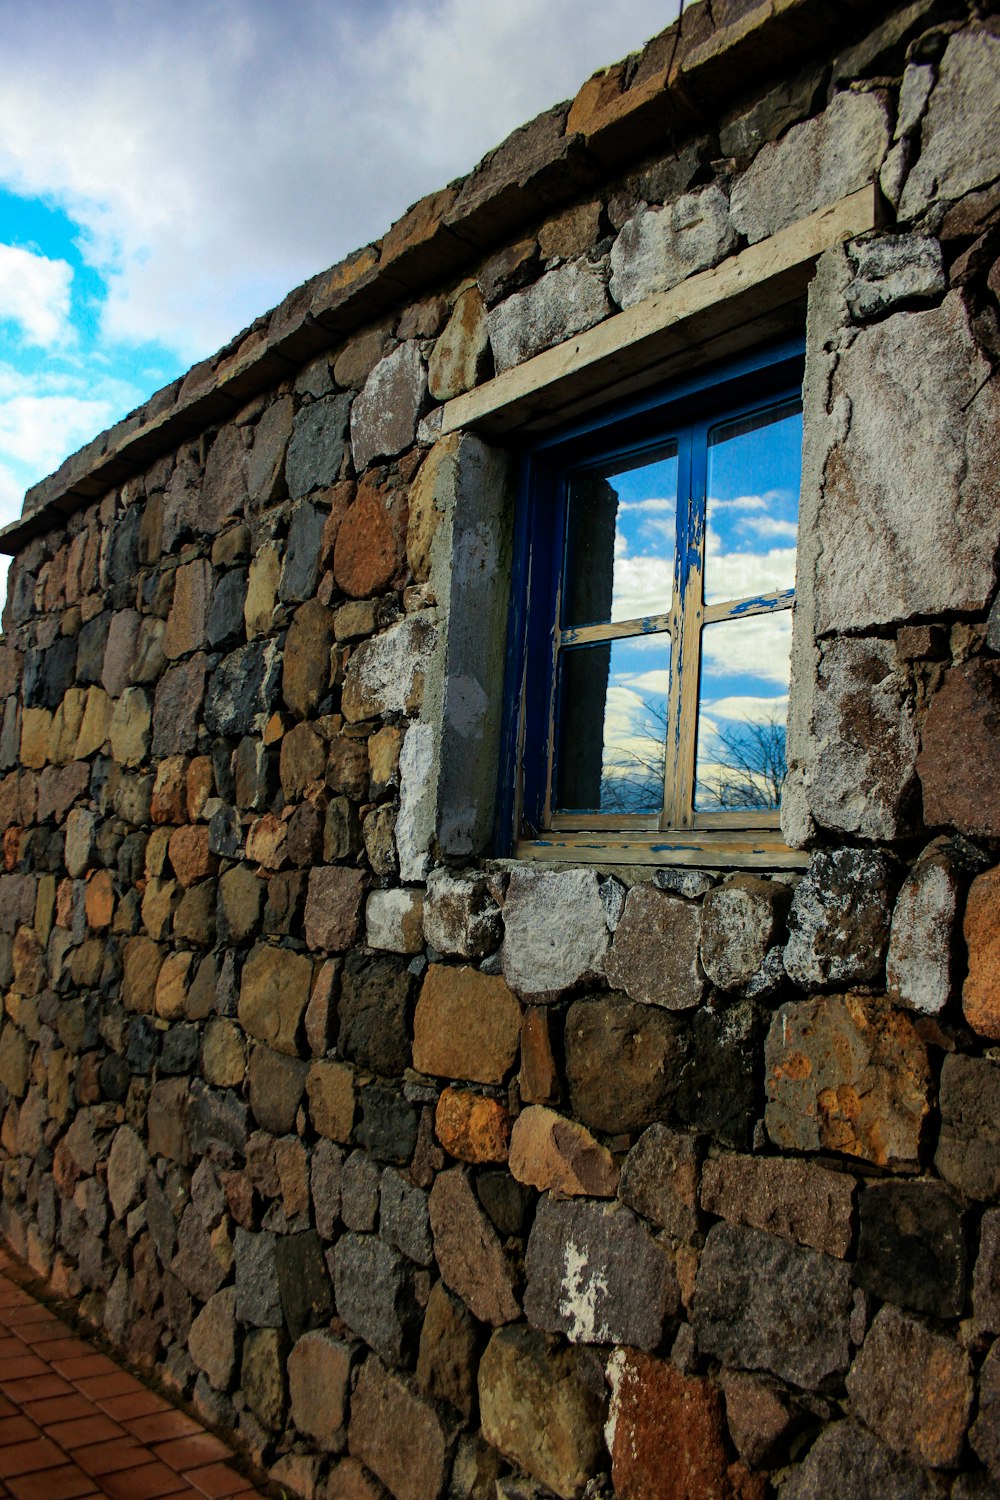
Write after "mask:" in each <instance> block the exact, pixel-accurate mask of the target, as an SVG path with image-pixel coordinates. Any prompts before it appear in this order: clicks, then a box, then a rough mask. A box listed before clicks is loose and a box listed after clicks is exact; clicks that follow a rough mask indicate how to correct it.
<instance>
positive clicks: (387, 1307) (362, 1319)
mask: <svg viewBox="0 0 1000 1500" xmlns="http://www.w3.org/2000/svg"><path fill="white" fill-rule="evenodd" d="M333 1275H334V1285H335V1288H336V1297H337V1311H338V1312H339V1314H340V1316H341V1317H342V1318H343V1320H344V1322H345V1323H346V1324H347V1326H348V1328H350V1329H351V1331H352V1332H353V1333H356V1334H357V1335H358V1337H359V1338H361V1339H364V1341H365V1343H366V1344H367V1345H368V1346H369V1348H371V1349H374V1350H375V1353H376V1354H378V1355H380V1356H381V1358H382V1359H384V1360H385V1362H386V1364H389V1365H402V1366H404V1367H406V1368H410V1367H412V1366H413V1365H414V1364H415V1362H416V1346H417V1338H418V1336H419V1332H420V1313H421V1310H420V1307H419V1305H418V1304H417V1301H416V1297H415V1295H414V1285H413V1277H414V1268H413V1265H412V1263H411V1262H410V1261H409V1260H407V1259H406V1257H405V1256H403V1255H400V1254H399V1252H398V1251H397V1250H394V1249H393V1248H392V1247H391V1246H390V1245H387V1244H386V1243H385V1241H384V1240H380V1239H379V1238H378V1236H377V1235H373V1234H350V1233H349V1234H343V1235H341V1237H340V1239H339V1240H338V1241H337V1244H336V1248H335V1251H334V1263H333Z"/></svg>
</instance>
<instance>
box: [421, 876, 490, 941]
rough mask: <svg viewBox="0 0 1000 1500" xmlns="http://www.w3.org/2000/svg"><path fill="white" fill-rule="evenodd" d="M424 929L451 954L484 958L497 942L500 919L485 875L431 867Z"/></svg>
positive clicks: (425, 899)
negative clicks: (459, 872)
mask: <svg viewBox="0 0 1000 1500" xmlns="http://www.w3.org/2000/svg"><path fill="white" fill-rule="evenodd" d="M424 932H425V934H426V937H427V941H428V943H429V944H430V946H431V947H432V948H436V949H437V951H438V952H439V953H443V954H446V955H447V956H448V957H451V958H483V957H484V956H485V955H486V954H487V953H492V952H493V950H494V949H495V948H496V947H497V945H498V943H499V942H500V938H501V935H502V932H503V921H502V918H501V914H500V908H499V906H498V905H497V902H496V900H495V898H494V896H493V894H492V892H491V890H490V883H489V880H488V879H487V877H486V876H483V875H477V874H469V875H453V874H452V873H451V871H450V870H446V869H437V870H432V871H431V872H430V874H429V875H428V877H427V895H426V897H425V898H424Z"/></svg>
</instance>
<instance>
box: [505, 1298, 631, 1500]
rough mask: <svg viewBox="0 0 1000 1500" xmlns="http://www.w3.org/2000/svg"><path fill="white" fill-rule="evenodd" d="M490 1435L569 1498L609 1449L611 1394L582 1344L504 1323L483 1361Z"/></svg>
mask: <svg viewBox="0 0 1000 1500" xmlns="http://www.w3.org/2000/svg"><path fill="white" fill-rule="evenodd" d="M479 1408H480V1414H481V1421H482V1427H483V1435H484V1437H485V1438H486V1440H487V1442H489V1443H492V1444H493V1446H494V1447H495V1448H499V1450H500V1452H501V1453H503V1454H505V1455H506V1456H507V1458H509V1459H511V1460H512V1461H513V1462H514V1463H515V1464H517V1465H518V1466H519V1467H520V1468H522V1469H524V1470H526V1471H527V1473H529V1474H531V1475H533V1476H534V1478H536V1479H538V1480H539V1481H540V1482H541V1483H542V1484H544V1485H546V1486H547V1487H548V1488H549V1489H550V1490H554V1491H555V1493H556V1494H557V1495H559V1496H561V1497H562V1500H574V1497H576V1496H578V1495H580V1494H581V1493H582V1491H583V1489H584V1486H585V1485H586V1484H587V1481H588V1480H589V1479H590V1478H591V1476H592V1475H593V1474H594V1473H596V1472H597V1470H598V1469H599V1468H600V1466H601V1462H602V1459H603V1457H604V1450H603V1443H602V1441H601V1426H602V1419H603V1416H604V1402H603V1400H602V1399H601V1397H600V1396H599V1395H598V1394H596V1393H595V1391H594V1389H593V1386H592V1383H591V1382H590V1381H589V1380H588V1378H587V1373H586V1369H585V1367H584V1362H583V1360H582V1357H581V1355H580V1352H579V1351H578V1350H574V1349H563V1350H560V1349H559V1348H558V1346H557V1345H556V1343H555V1341H554V1340H552V1339H547V1338H546V1337H545V1336H544V1334H541V1333H538V1332H536V1330H535V1329H533V1328H522V1327H518V1328H503V1329H498V1330H497V1332H496V1333H494V1334H493V1336H492V1338H491V1339H490V1342H489V1344H488V1345H487V1347H486V1351H485V1353H484V1354H483V1358H482V1360H481V1362H480V1366H479Z"/></svg>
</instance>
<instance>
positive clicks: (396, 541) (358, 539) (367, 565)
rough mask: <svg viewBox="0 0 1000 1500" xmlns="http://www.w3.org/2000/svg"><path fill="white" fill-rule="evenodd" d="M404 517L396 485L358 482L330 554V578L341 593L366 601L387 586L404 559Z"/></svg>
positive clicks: (401, 495)
mask: <svg viewBox="0 0 1000 1500" xmlns="http://www.w3.org/2000/svg"><path fill="white" fill-rule="evenodd" d="M406 516H407V506H406V493H405V491H403V490H401V489H400V488H399V486H398V482H397V483H387V484H377V483H376V482H375V480H374V479H373V478H372V477H371V476H368V477H367V478H365V479H363V480H362V482H361V484H360V485H359V486H358V493H357V499H356V500H355V501H354V504H353V505H352V506H351V508H350V510H349V511H348V512H347V514H346V515H345V516H344V519H343V521H342V522H341V525H340V529H339V530H338V532H337V544H336V547H335V548H334V553H333V576H334V578H335V579H336V580H337V586H338V587H339V588H340V589H342V590H343V592H344V593H345V594H348V595H349V596H350V597H351V598H352V599H370V598H371V597H372V595H374V594H381V593H384V591H385V590H386V589H387V588H388V587H389V585H390V583H391V582H392V580H393V579H394V578H395V577H396V576H397V574H398V573H399V572H400V570H401V569H402V567H403V563H404V560H405V556H406Z"/></svg>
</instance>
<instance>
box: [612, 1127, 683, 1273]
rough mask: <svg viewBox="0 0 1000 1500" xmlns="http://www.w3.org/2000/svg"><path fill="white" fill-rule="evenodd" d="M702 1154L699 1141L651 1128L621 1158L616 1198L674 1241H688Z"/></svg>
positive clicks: (679, 1132) (674, 1132)
mask: <svg viewBox="0 0 1000 1500" xmlns="http://www.w3.org/2000/svg"><path fill="white" fill-rule="evenodd" d="M701 1154H702V1151H701V1147H700V1143H699V1140H698V1137H697V1136H694V1135H690V1134H688V1133H687V1132H685V1131H680V1130H671V1129H669V1127H668V1126H666V1125H659V1124H657V1125H651V1126H650V1127H649V1129H648V1130H646V1131H644V1132H643V1134H642V1135H641V1136H640V1137H639V1139H638V1140H637V1141H636V1143H635V1145H634V1146H633V1147H632V1150H631V1151H630V1152H629V1154H628V1156H627V1157H626V1158H625V1164H624V1166H623V1168H622V1176H621V1182H620V1183H619V1186H618V1196H619V1198H620V1199H621V1200H622V1202H623V1203H626V1204H628V1206H629V1208H632V1209H634V1210H635V1212H636V1213H639V1214H642V1216H643V1217H644V1218H646V1219H649V1220H650V1221H651V1223H653V1224H655V1225H656V1227H657V1228H658V1229H666V1230H667V1231H668V1233H670V1234H671V1235H674V1236H675V1237H676V1238H677V1239H681V1240H685V1239H691V1238H692V1236H693V1235H694V1234H695V1233H696V1232H697V1230H698V1227H699V1216H698V1165H699V1161H700V1159H701ZM678 1274H679V1272H678Z"/></svg>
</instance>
